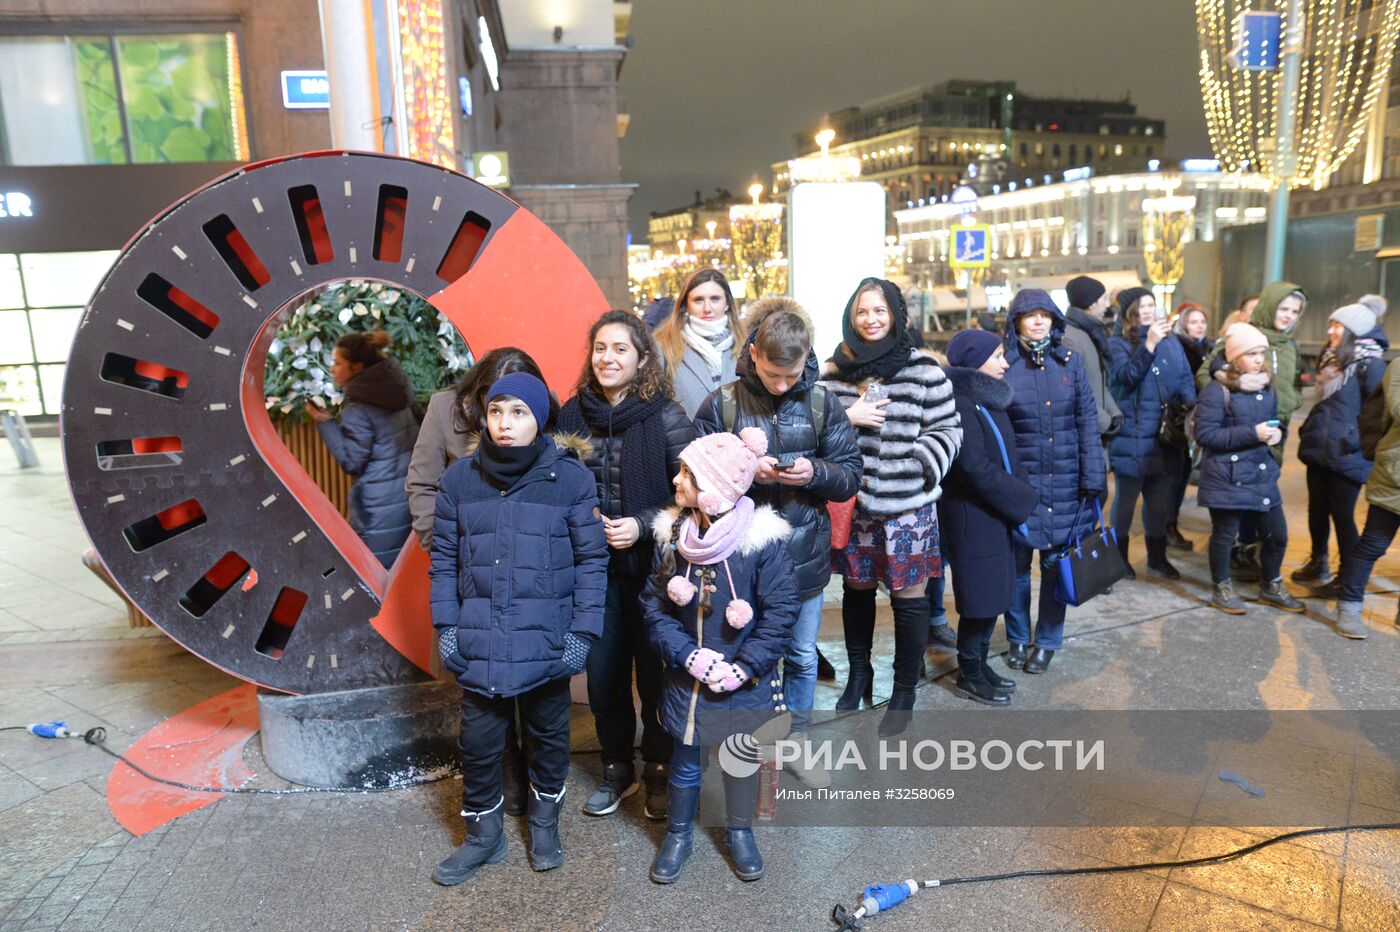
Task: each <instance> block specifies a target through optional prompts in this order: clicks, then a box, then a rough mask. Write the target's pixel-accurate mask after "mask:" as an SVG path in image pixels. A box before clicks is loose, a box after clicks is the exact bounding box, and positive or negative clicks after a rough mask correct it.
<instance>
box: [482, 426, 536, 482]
mask: <svg viewBox="0 0 1400 932" xmlns="http://www.w3.org/2000/svg"><path fill="white" fill-rule="evenodd" d="M548 442H549V438H548V437H546V436H545V435H544V434H540V435H539V436H537V437H536V438H535V442H534V443H531V444H530V445H528V446H523V447H503V446H501V445H500V444H498V443H496V442H495V441H494V440H492V439H491V435H490V434H488V433H487V432H486V431H482V432H481V446H480V447H479V448H478V452H479V454H480V456H479V459H478V462H480V464H481V471H482V473H483V474H484V475H485V476H486V481H487V482H489V483H491V484H492V485H493V486H495V487H496V488H498V489H501V490H502V491H506V490H509V489H511V488H513V487H514V486H515V483H517V482H519V481H520V477H521V476H523V475H525V473H527V472H529V471H530V467H531V466H533V465H535V461H536V460H538V459H539V458H540V454H541V453H543V452H544V447H545V444H546V443H548Z"/></svg>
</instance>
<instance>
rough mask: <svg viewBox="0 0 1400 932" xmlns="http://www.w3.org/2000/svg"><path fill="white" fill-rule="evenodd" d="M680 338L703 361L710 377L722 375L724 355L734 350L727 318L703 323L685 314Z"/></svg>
mask: <svg viewBox="0 0 1400 932" xmlns="http://www.w3.org/2000/svg"><path fill="white" fill-rule="evenodd" d="M681 338H682V339H683V340H685V343H686V346H689V347H690V348H691V349H693V350H695V352H696V353H697V354H699V356H700V358H701V359H702V360H704V361H705V366H706V368H708V369H709V370H710V373H711V374H712V375H723V374H724V354H725V353H727V352H729V351H730V350H732V349H733V348H734V334H733V333H732V332H731V331H730V329H729V316H728V315H727V314H726V315H725V316H724V317H721V318H720V319H719V320H715V321H704V320H700V319H699V318H697V317H694V316H692V315H690V314H686V317H685V323H684V324H683V325H681Z"/></svg>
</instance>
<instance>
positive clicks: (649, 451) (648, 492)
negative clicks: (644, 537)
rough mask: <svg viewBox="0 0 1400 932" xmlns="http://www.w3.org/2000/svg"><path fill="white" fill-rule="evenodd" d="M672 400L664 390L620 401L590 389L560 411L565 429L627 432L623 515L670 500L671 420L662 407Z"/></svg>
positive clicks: (606, 433) (623, 434)
mask: <svg viewBox="0 0 1400 932" xmlns="http://www.w3.org/2000/svg"><path fill="white" fill-rule="evenodd" d="M669 403H670V399H669V398H666V397H665V396H664V395H658V396H657V397H655V398H653V399H651V400H650V401H642V400H641V399H640V398H637V397H636V396H635V395H628V396H627V397H626V398H624V399H622V400H621V401H620V402H618V403H617V404H616V405H611V404H609V403H608V399H606V398H604V397H603V396H602V395H599V394H598V393H597V392H595V391H593V390H592V389H588V388H585V389H583V390H582V391H580V392H579V393H578V394H577V395H575V396H574V397H573V398H570V399H569V402H568V404H566V405H564V408H563V410H561V411H560V412H559V421H558V428H557V429H558V430H559V431H560V432H561V433H569V434H578V435H580V436H587V435H588V434H589V433H590V432H591V433H593V434H595V435H598V436H602V437H615V436H618V435H621V437H622V514H623V516H624V517H628V518H630V517H635V516H636V515H637V514H638V513H639V512H640V511H641V510H642V509H644V508H650V507H652V506H653V505H660V504H662V503H663V502H667V501H670V499H671V495H672V491H671V475H670V471H669V470H668V469H667V466H666V425H665V423H664V422H663V420H662V417H661V412H662V411H663V410H664V409H665V407H666V405H667V404H669Z"/></svg>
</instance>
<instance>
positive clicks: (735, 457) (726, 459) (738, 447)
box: [681, 427, 768, 515]
mask: <svg viewBox="0 0 1400 932" xmlns="http://www.w3.org/2000/svg"><path fill="white" fill-rule="evenodd" d="M767 452H768V435H767V434H765V433H764V432H763V431H761V430H759V429H758V428H757V427H745V428H744V429H743V430H741V431H739V433H738V434H737V435H736V434H729V433H719V434H707V435H706V436H704V437H700V438H699V439H697V440H693V441H691V443H690V444H689V445H688V446H687V447H686V448H685V449H684V450H682V451H681V462H683V463H685V465H686V466H687V467H689V468H690V474H691V475H692V476H694V477H695V485H696V487H697V488H698V489H699V490H700V496H699V503H700V510H701V511H703V512H705V514H707V515H722V514H724V513H725V512H727V511H729V510H731V509H732V508H733V507H734V505H735V503H736V502H738V501H739V499H740V498H742V497H743V496H744V493H745V492H747V491H748V490H749V486H751V485H753V477H754V473H756V472H757V471H758V458H759V457H760V456H762V455H764V454H765V453H767Z"/></svg>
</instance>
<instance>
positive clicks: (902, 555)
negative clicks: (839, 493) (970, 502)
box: [831, 504, 943, 590]
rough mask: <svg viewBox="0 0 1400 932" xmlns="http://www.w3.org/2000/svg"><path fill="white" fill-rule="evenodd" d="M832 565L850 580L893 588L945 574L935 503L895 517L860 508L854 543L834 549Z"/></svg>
mask: <svg viewBox="0 0 1400 932" xmlns="http://www.w3.org/2000/svg"><path fill="white" fill-rule="evenodd" d="M831 568H832V569H833V570H834V571H835V572H838V573H840V574H841V576H842V578H844V579H845V580H846V581H848V582H882V583H884V584H885V586H886V587H888V588H889V589H891V590H894V589H908V588H909V587H910V586H917V585H918V584H919V583H921V582H924V581H925V580H928V579H937V578H938V577H940V576H942V575H943V556H942V554H941V552H940V551H939V549H938V512H937V510H936V509H935V506H934V505H932V504H928V505H925V506H923V507H922V508H920V509H918V510H917V511H911V512H908V513H906V514H902V515H896V516H895V517H893V518H883V517H877V516H873V515H867V514H862V513H861V512H860V511H859V510H857V511H856V513H855V514H854V515H853V516H852V517H851V539H850V542H849V543H847V544H846V547H845V549H844V550H839V551H832V554H831Z"/></svg>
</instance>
